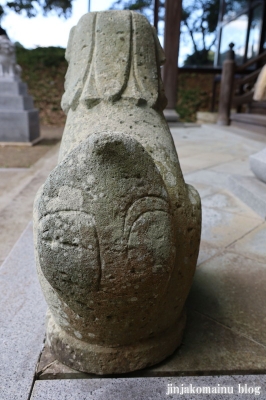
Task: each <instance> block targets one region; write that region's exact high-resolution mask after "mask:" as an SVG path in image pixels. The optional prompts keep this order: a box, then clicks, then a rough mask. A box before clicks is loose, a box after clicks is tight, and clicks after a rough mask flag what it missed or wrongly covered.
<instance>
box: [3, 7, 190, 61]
mask: <svg viewBox="0 0 266 400" xmlns="http://www.w3.org/2000/svg"><path fill="white" fill-rule="evenodd" d="M4 1H5V0H0V4H1V2H4ZM88 1H89V0H73V9H72V16H71V17H70V18H68V19H65V18H64V17H58V16H57V15H56V13H55V12H51V13H50V14H48V16H47V17H44V16H43V15H42V13H41V12H40V14H39V15H38V16H37V17H34V18H27V17H26V16H23V15H18V14H16V13H15V12H13V11H10V12H9V13H8V14H7V15H6V16H5V17H4V18H3V20H2V22H1V26H2V27H3V28H4V29H5V30H6V31H7V34H8V36H9V38H10V40H11V41H12V42H19V43H21V44H22V45H23V46H24V47H25V48H27V49H32V48H36V47H38V46H40V47H47V46H60V47H63V48H66V46H67V41H68V35H69V32H70V29H71V28H72V26H74V25H76V24H77V23H78V21H79V19H80V18H81V17H82V15H84V14H85V13H87V12H88ZM113 1H114V0H90V7H91V11H102V10H108V9H109V8H110V6H111V4H112V3H113ZM161 24H163V22H161ZM159 39H160V42H161V44H162V46H163V36H162V35H160V36H159ZM191 52H192V47H191V44H187V45H184V43H182V41H181V43H180V50H179V65H182V64H183V60H184V59H185V58H186V56H187V54H189V53H191Z"/></svg>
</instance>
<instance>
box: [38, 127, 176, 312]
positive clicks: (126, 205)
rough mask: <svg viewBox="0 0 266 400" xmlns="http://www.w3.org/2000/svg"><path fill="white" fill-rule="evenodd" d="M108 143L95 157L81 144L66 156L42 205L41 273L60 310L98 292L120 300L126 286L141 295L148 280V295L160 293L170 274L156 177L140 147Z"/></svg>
mask: <svg viewBox="0 0 266 400" xmlns="http://www.w3.org/2000/svg"><path fill="white" fill-rule="evenodd" d="M93 136H95V137H96V136H97V135H93ZM111 137H112V136H110V137H108V135H107V138H106V137H104V138H101V135H99V143H97V142H96V141H94V144H93V145H92V146H93V147H94V150H91V149H89V147H88V148H87V149H85V147H84V148H83V150H81V149H82V145H81V146H80V152H79V151H78V150H77V149H76V151H75V150H74V151H73V152H72V153H71V154H70V155H69V156H68V157H66V159H65V160H64V161H63V162H62V163H61V164H60V165H59V166H58V167H57V169H56V170H54V172H53V173H52V174H51V175H50V179H49V182H48V183H47V184H46V185H45V187H44V192H43V195H42V197H41V200H40V210H41V214H42V216H41V218H40V222H39V237H38V242H39V248H40V264H41V268H42V270H43V273H44V275H45V277H46V278H47V280H48V281H49V282H50V284H51V285H52V286H53V287H54V288H55V289H56V290H57V291H58V293H59V294H60V296H61V297H63V298H64V299H65V302H66V303H68V301H71V300H70V298H71V297H72V299H73V298H75V299H76V300H77V302H78V303H80V304H88V301H89V299H91V298H93V296H94V294H95V293H97V292H99V291H102V292H104V293H107V294H108V296H111V297H116V296H117V297H121V296H124V297H125V299H126V298H127V297H128V296H131V297H132V294H128V293H131V291H130V289H129V287H128V286H127V285H128V284H129V286H132V288H133V287H138V288H139V289H140V290H141V287H142V286H143V287H145V286H146V287H147V281H149V282H150V284H149V287H150V290H151V292H153V291H154V289H155V288H156V287H157V288H158V287H161V288H165V286H166V285H167V282H168V278H169V275H170V272H171V269H172V267H173V260H174V256H175V247H174V243H173V228H172V223H171V220H172V219H171V213H170V205H169V199H168V195H167V192H166V189H165V186H164V184H163V181H162V179H161V177H160V174H159V172H158V170H157V168H156V167H155V165H154V163H153V161H152V159H151V158H150V156H149V155H148V154H147V153H146V152H145V151H144V149H143V147H142V146H141V145H139V144H138V143H137V142H135V141H132V140H129V142H128V143H129V144H128V143H127V141H126V142H125V141H124V140H121V135H117V137H116V139H115V140H114V139H110V138H111ZM96 140H97V139H96ZM110 140H111V141H110ZM136 160H138V162H137V163H136ZM146 290H147V289H146ZM151 292H150V293H147V298H148V297H149V296H150V295H151ZM70 293H72V296H69V295H70ZM73 293H74V296H73ZM75 307H76V310H77V311H79V306H78V305H77V304H76V305H75V304H72V308H73V309H75Z"/></svg>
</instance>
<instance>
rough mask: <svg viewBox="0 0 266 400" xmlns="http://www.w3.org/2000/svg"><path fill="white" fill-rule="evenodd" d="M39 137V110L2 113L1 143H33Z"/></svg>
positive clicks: (0, 126) (0, 120) (0, 117)
mask: <svg viewBox="0 0 266 400" xmlns="http://www.w3.org/2000/svg"><path fill="white" fill-rule="evenodd" d="M39 136H40V127H39V113H38V110H36V109H33V110H24V111H3V110H1V111H0V142H32V141H34V140H35V139H37V138H38V137H39Z"/></svg>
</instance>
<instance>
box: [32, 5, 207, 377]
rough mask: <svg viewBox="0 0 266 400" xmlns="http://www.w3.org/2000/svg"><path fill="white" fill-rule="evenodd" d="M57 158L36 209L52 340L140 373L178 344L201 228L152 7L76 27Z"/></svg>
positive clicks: (62, 352)
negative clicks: (176, 136) (167, 93)
mask: <svg viewBox="0 0 266 400" xmlns="http://www.w3.org/2000/svg"><path fill="white" fill-rule="evenodd" d="M66 58H67V60H68V62H69V67H68V71H67V75H66V85H65V94H64V96H63V99H62V107H63V109H64V110H65V112H66V113H67V122H66V126H65V131H64V134H63V140H62V144H61V150H60V157H59V163H58V165H57V167H56V168H55V169H54V170H53V171H52V172H51V174H50V175H49V177H48V179H47V180H46V182H45V184H44V185H43V186H42V187H41V188H40V190H39V192H38V194H37V197H36V200H35V206H34V214H35V216H34V219H35V223H34V230H35V242H36V244H35V245H36V260H37V268H38V274H39V278H40V282H41V286H42V289H43V292H44V295H45V298H46V300H47V303H48V305H49V312H48V316H47V342H48V344H49V346H50V348H51V350H52V352H53V353H54V354H55V356H56V357H57V358H58V359H59V360H60V361H62V362H63V363H65V364H67V365H69V366H70V367H73V368H75V369H78V370H81V371H87V372H93V373H98V374H107V373H121V372H128V371H133V370H136V369H139V368H143V367H146V366H148V365H152V364H155V363H157V362H159V361H161V360H162V359H164V358H165V357H166V356H168V355H170V354H171V353H173V351H174V350H175V349H176V348H177V346H178V345H179V344H180V342H181V338H182V333H183V329H184V325H185V313H184V311H183V309H184V303H185V300H186V297H187V295H188V292H189V289H190V286H191V282H192V277H193V274H194V270H195V266H196V261H197V256H198V250H199V242H200V230H201V205H200V198H199V195H198V193H197V191H196V190H195V189H194V188H193V187H192V186H189V185H186V184H185V182H184V179H183V176H182V172H181V169H180V165H179V162H178V157H177V154H176V150H175V146H174V143H173V139H172V137H171V134H170V131H169V128H168V125H167V123H166V121H165V119H164V116H163V113H162V110H163V109H164V107H165V105H166V100H165V97H164V92H163V87H162V82H161V78H160V65H161V64H162V63H163V61H164V54H163V51H162V49H161V47H160V44H159V42H158V39H157V37H156V34H155V31H154V29H153V28H152V27H151V26H150V24H149V23H148V21H147V20H146V19H145V17H143V16H142V15H140V14H138V13H134V12H131V11H108V12H99V13H90V14H86V15H84V16H83V17H82V18H81V20H80V21H79V23H78V25H77V26H76V27H74V28H73V29H72V30H71V33H70V38H69V43H68V47H67V51H66Z"/></svg>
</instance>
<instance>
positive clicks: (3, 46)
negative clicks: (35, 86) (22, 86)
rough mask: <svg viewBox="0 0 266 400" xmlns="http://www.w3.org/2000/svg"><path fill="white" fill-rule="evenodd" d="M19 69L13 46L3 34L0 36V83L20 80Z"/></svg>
mask: <svg viewBox="0 0 266 400" xmlns="http://www.w3.org/2000/svg"><path fill="white" fill-rule="evenodd" d="M20 73H21V68H20V66H19V65H17V61H16V52H15V45H14V44H13V43H12V42H11V41H10V40H9V39H8V37H7V36H6V35H4V34H2V35H0V81H1V80H3V79H4V80H5V81H8V80H12V81H18V80H20Z"/></svg>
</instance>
